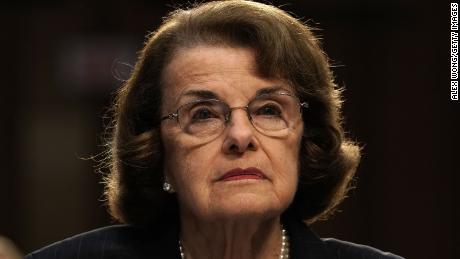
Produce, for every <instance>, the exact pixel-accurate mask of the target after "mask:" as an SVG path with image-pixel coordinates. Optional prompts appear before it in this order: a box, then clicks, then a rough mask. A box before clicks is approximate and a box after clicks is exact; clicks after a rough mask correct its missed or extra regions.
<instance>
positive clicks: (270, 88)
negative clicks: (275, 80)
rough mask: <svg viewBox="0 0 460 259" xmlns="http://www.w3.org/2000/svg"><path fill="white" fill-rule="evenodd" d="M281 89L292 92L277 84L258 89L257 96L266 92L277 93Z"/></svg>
mask: <svg viewBox="0 0 460 259" xmlns="http://www.w3.org/2000/svg"><path fill="white" fill-rule="evenodd" d="M280 90H283V91H286V92H288V93H290V91H289V90H287V89H286V88H284V87H282V86H277V85H276V86H270V87H265V88H262V89H259V90H257V92H256V97H257V96H260V95H264V94H271V93H275V92H278V91H280Z"/></svg>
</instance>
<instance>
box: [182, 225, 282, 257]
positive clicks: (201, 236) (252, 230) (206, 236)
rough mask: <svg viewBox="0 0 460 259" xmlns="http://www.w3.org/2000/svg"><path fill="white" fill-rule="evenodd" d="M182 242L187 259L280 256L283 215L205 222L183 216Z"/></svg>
mask: <svg viewBox="0 0 460 259" xmlns="http://www.w3.org/2000/svg"><path fill="white" fill-rule="evenodd" d="M180 238H181V245H182V249H183V251H182V252H183V253H184V255H185V258H187V259H197V258H199V259H202V258H203V259H234V258H238V259H258V258H279V256H280V251H281V243H282V231H281V224H280V218H279V217H276V218H271V219H264V220H257V219H238V220H235V219H225V220H222V219H221V220H218V221H214V222H204V221H200V220H196V219H194V218H193V217H181V235H180Z"/></svg>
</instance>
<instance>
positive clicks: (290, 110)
mask: <svg viewBox="0 0 460 259" xmlns="http://www.w3.org/2000/svg"><path fill="white" fill-rule="evenodd" d="M249 113H250V115H251V118H252V121H253V124H254V126H255V127H256V128H257V129H258V130H259V131H261V132H263V133H264V134H267V135H270V136H278V135H283V134H286V133H287V132H289V129H290V128H291V127H292V126H293V125H294V124H295V122H296V121H297V119H298V118H299V117H300V116H299V115H300V109H299V104H298V100H297V99H296V98H295V97H293V96H290V95H286V94H282V93H280V94H269V95H262V96H260V97H258V98H256V99H254V100H253V101H252V102H251V103H250V104H249Z"/></svg>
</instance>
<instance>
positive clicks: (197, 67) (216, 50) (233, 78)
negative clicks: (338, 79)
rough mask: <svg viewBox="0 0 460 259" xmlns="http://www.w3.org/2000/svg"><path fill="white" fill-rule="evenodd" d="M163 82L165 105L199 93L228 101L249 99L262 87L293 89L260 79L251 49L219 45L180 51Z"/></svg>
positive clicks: (280, 83) (270, 80)
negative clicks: (212, 94) (229, 99)
mask: <svg viewBox="0 0 460 259" xmlns="http://www.w3.org/2000/svg"><path fill="white" fill-rule="evenodd" d="M163 82H164V84H163V87H164V89H163V93H164V95H163V99H164V101H166V102H175V101H174V100H176V101H179V99H181V98H183V97H190V96H191V94H190V93H197V92H199V91H201V92H205V91H207V92H211V93H214V94H215V95H217V96H221V97H222V98H223V99H225V98H250V97H253V96H254V95H255V94H256V93H257V91H261V89H263V88H274V87H278V88H285V89H286V90H292V88H291V87H289V85H288V84H286V83H285V82H283V81H282V80H278V79H267V78H262V77H261V76H259V75H258V73H257V69H256V64H255V58H254V54H253V52H252V51H251V50H250V49H247V48H233V47H220V46H198V47H193V48H185V49H180V50H179V51H177V52H176V53H175V55H174V56H173V58H172V59H171V62H169V64H168V65H167V66H166V67H165V69H164V73H163Z"/></svg>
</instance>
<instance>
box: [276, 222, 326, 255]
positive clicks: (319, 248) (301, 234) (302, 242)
mask: <svg viewBox="0 0 460 259" xmlns="http://www.w3.org/2000/svg"><path fill="white" fill-rule="evenodd" d="M283 225H284V227H285V228H286V231H287V233H288V236H289V243H290V248H289V249H290V253H289V255H290V258H292V259H313V258H314V259H326V258H333V256H332V255H331V254H330V252H328V249H327V247H326V244H325V243H324V242H323V241H322V240H321V239H320V238H319V237H318V236H317V235H316V234H315V233H314V232H313V231H312V230H311V229H310V228H309V227H308V226H307V224H305V223H304V222H302V221H301V220H296V219H290V220H285V221H283Z"/></svg>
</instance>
